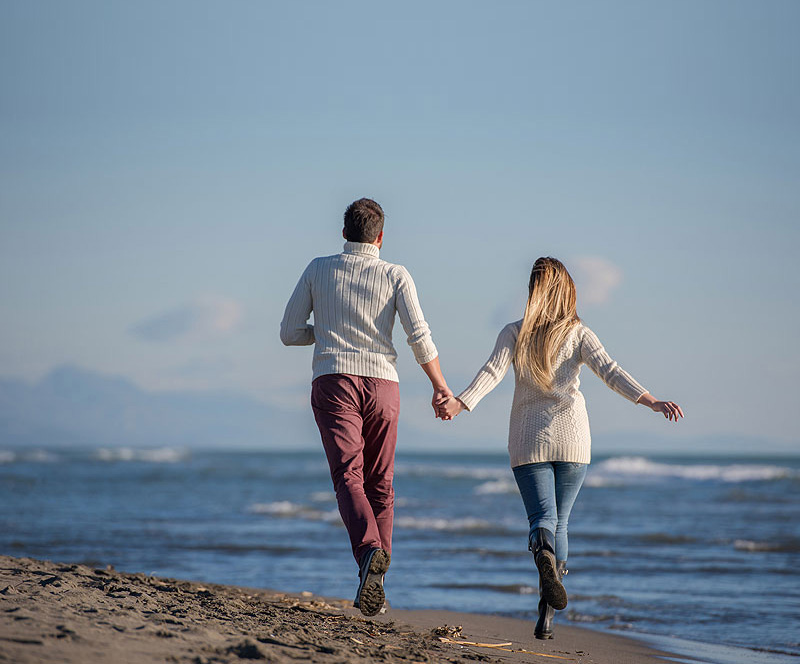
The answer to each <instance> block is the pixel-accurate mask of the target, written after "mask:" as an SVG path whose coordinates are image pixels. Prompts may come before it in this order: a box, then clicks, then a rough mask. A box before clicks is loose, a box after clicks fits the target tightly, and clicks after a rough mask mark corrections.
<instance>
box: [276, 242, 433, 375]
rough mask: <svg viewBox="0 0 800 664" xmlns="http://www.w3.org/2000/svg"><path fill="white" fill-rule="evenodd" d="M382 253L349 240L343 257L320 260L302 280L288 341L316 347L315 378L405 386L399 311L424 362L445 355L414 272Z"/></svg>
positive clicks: (288, 317) (285, 331)
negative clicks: (395, 340) (346, 377)
mask: <svg viewBox="0 0 800 664" xmlns="http://www.w3.org/2000/svg"><path fill="white" fill-rule="evenodd" d="M378 256H379V250H378V247H377V246H375V245H374V244H367V243H363V242H345V245H344V251H343V252H342V253H341V254H336V255H334V256H324V257H321V258H315V259H314V260H313V261H311V263H309V265H308V267H307V268H306V269H305V271H304V272H303V275H302V276H301V277H300V281H298V283H297V287H296V288H295V289H294V293H292V297H291V298H290V299H289V303H288V304H287V305H286V311H285V312H284V314H283V320H282V321H281V341H283V343H284V344H286V345H287V346H309V345H311V344H314V359H313V362H312V368H313V372H314V376H313V377H314V378H317V377H319V376H323V375H325V374H334V373H344V374H352V375H355V376H370V377H373V378H385V379H387V380H393V381H397V379H398V378H397V368H396V360H397V351H395V349H394V345H393V344H392V328H393V327H394V321H395V313H396V314H397V315H398V317H399V318H400V323H401V324H402V326H403V329H404V330H405V332H406V334H407V335H408V344H409V346H411V350H412V351H413V352H414V357H415V358H416V360H417V362H418V363H419V364H425V363H427V362H430V361H431V360H434V359H436V357H437V356H438V353H437V351H436V346H434V345H433V339H432V338H431V333H430V329H429V328H428V324H427V323H426V322H425V318H424V317H423V315H422V309H421V308H420V306H419V299H418V298H417V290H416V288H415V286H414V281H413V280H412V279H411V275H410V274H409V273H408V270H406V268H404V267H403V266H402V265H393V264H392V263H387V262H386V261H384V260H381V259H380V258H379V257H378ZM312 311H313V312H314V324H313V325H311V324H310V323H309V322H308V319H309V317H310V316H311V312H312Z"/></svg>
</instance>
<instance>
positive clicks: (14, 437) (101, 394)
mask: <svg viewBox="0 0 800 664" xmlns="http://www.w3.org/2000/svg"><path fill="white" fill-rule="evenodd" d="M318 440H319V434H318V433H317V431H316V427H315V426H314V422H313V418H312V416H311V413H310V412H308V413H296V412H285V411H282V410H279V409H277V408H275V407H272V406H270V405H268V404H265V403H262V402H260V401H257V400H256V399H252V398H250V397H247V396H243V395H239V394H231V393H225V392H211V391H207V392H191V391H184V392H149V391H145V390H143V389H141V388H139V387H137V386H136V385H135V384H134V383H132V382H131V381H129V380H127V379H125V378H120V377H116V376H106V375H102V374H98V373H94V372H92V371H87V370H85V369H80V368H77V367H73V366H62V367H58V368H56V369H54V370H53V371H51V372H50V373H49V374H47V375H46V376H45V377H44V378H42V379H41V380H40V381H39V382H38V383H35V384H33V385H31V384H29V383H26V382H24V381H22V380H19V379H9V378H0V445H4V446H30V445H33V446H38V447H60V446H74V445H97V446H103V447H117V446H135V447H142V446H147V447H161V446H181V447H215V448H225V447H235V448H242V447H247V448H258V447H264V448H275V447H281V448H292V447H298V448H302V447H305V448H308V447H312V446H314V445H315V444H317V443H318Z"/></svg>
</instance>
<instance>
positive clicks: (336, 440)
mask: <svg viewBox="0 0 800 664" xmlns="http://www.w3.org/2000/svg"><path fill="white" fill-rule="evenodd" d="M342 235H343V236H344V239H345V240H346V242H345V245H344V251H343V252H342V253H341V254H336V255H334V256H325V257H322V258H315V259H314V260H313V261H311V263H309V265H308V267H307V268H306V269H305V272H303V275H302V276H301V277H300V281H299V282H298V284H297V287H296V288H295V289H294V293H292V297H291V298H290V300H289V303H288V304H287V305H286V311H285V313H284V315H283V321H282V322H281V341H283V343H284V344H285V345H287V346H307V345H310V344H314V360H313V364H312V367H313V383H312V388H311V406H312V408H313V411H314V418H315V419H316V421H317V426H318V427H319V432H320V436H321V438H322V445H323V447H324V448H325V454H326V456H327V457H328V465H329V466H330V471H331V479H332V480H333V485H334V488H335V490H336V500H337V502H338V503H339V513H340V514H341V516H342V521H344V525H345V526H346V528H347V532H348V535H349V536H350V544H351V546H352V549H353V555H354V556H355V559H356V563H357V564H358V566H359V577H360V582H359V585H358V592H357V594H356V599H355V602H354V604H353V605H354V606H357V607H358V608H359V609H360V610H361V612H362V613H363V614H364V615H366V616H373V615H376V614H377V613H379V612H380V611H381V609H383V606H384V601H385V596H384V590H383V577H384V574H385V573H386V570H387V569H388V568H389V562H390V560H391V551H392V522H393V518H394V489H393V487H392V479H393V476H394V452H395V445H396V443H397V417H398V414H399V409H400V393H399V389H398V383H397V381H398V377H397V369H396V367H395V361H396V358H397V353H396V351H395V349H394V346H393V345H392V328H393V326H394V321H395V313H396V314H397V315H398V316H399V317H400V322H401V323H402V325H403V329H404V330H405V332H406V334H407V335H408V344H409V345H410V346H411V350H412V351H413V352H414V357H415V358H416V360H417V362H418V363H419V364H420V366H421V367H422V369H423V371H425V373H426V374H427V375H428V378H430V380H431V384H432V385H433V391H434V392H433V400H432V403H433V404H436V403H438V402H440V401H442V400H443V399H445V398H447V397H448V396H450V395H452V392H451V391H450V390H449V389H448V387H447V383H446V382H445V379H444V376H442V372H441V369H440V368H439V358H438V353H437V351H436V347H435V346H434V345H433V340H432V339H431V333H430V330H429V328H428V324H427V323H426V322H425V319H424V318H423V315H422V309H421V308H420V306H419V301H418V299H417V291H416V288H415V287H414V282H413V280H412V279H411V275H410V274H409V273H408V270H406V269H405V268H404V267H403V266H402V265H392V264H391V263H387V262H386V261H383V260H381V259H380V258H379V253H380V249H381V247H382V246H383V210H382V209H381V206H380V205H378V204H377V203H376V202H375V201H373V200H370V199H368V198H362V199H360V200H357V201H355V202H354V203H351V204H350V206H349V207H348V208H347V210H346V211H345V213H344V229H343V231H342ZM312 311H313V313H314V324H313V325H311V324H309V323H308V320H309V317H310V316H311V313H312ZM434 408H435V406H434Z"/></svg>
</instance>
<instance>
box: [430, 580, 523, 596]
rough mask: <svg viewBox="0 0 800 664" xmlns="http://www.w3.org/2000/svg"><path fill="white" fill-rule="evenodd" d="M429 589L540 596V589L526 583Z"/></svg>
mask: <svg viewBox="0 0 800 664" xmlns="http://www.w3.org/2000/svg"><path fill="white" fill-rule="evenodd" d="M428 587H429V588H442V589H445V590H488V591H490V592H496V593H505V594H507V595H538V594H539V590H538V588H534V587H533V586H529V585H526V584H524V583H509V584H492V583H433V584H430V585H429V586H428Z"/></svg>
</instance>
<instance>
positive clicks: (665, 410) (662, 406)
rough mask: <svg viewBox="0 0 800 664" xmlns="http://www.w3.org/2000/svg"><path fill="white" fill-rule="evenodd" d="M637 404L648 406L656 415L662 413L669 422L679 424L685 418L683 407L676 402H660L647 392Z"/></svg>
mask: <svg viewBox="0 0 800 664" xmlns="http://www.w3.org/2000/svg"><path fill="white" fill-rule="evenodd" d="M636 403H640V404H642V405H643V406H647V407H648V408H649V409H650V410H652V411H653V412H654V413H662V414H663V415H664V417H666V418H667V419H668V420H671V421H674V422H677V421H678V419H679V418H681V417H683V411H682V410H681V407H680V406H679V405H678V404H676V403H675V402H674V401H659V400H658V399H656V398H655V397H654V396H653V395H652V394H650V393H649V392H645V393H644V394H643V395H642V396H640V397H639V400H638V401H637V402H636Z"/></svg>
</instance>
